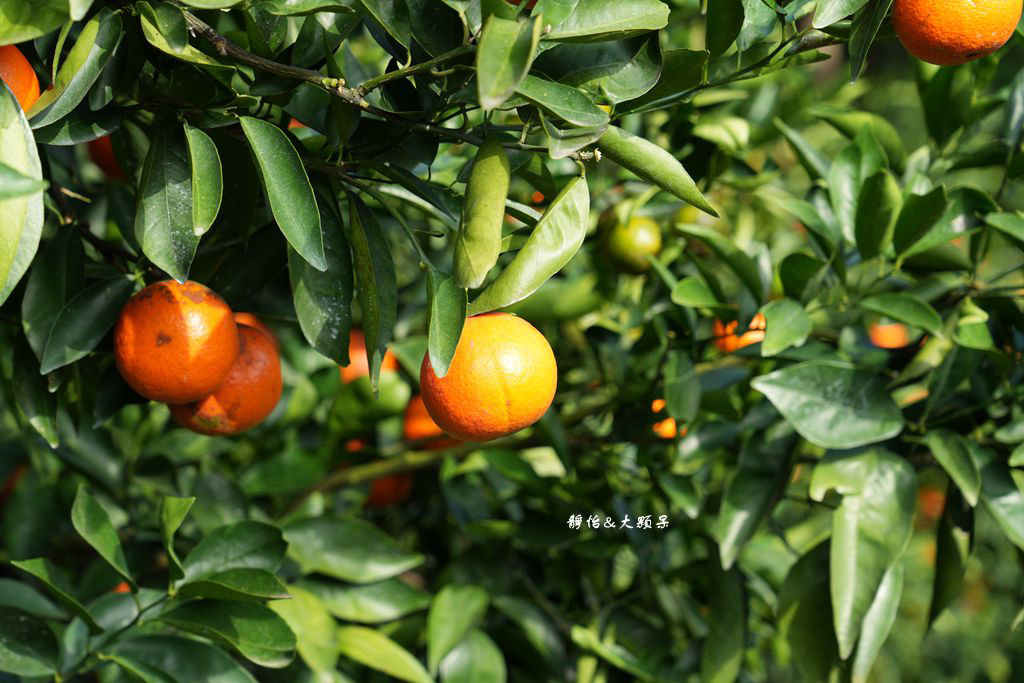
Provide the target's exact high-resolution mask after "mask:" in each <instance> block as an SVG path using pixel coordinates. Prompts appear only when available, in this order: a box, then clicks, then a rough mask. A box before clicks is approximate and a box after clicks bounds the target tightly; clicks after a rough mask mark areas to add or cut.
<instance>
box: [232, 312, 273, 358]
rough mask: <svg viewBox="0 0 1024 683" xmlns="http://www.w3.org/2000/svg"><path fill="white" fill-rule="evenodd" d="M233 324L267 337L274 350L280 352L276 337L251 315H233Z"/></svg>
mask: <svg viewBox="0 0 1024 683" xmlns="http://www.w3.org/2000/svg"><path fill="white" fill-rule="evenodd" d="M235 322H236V323H238V324H239V325H248V326H249V327H254V328H256V329H257V330H259V331H260V332H262V333H263V334H265V335H267V337H268V338H269V339H270V341H272V342H273V343H274V348H275V349H277V350H280V346H279V345H278V343H277V337H276V336H274V333H273V332H271V330H270V328H269V327H267V326H266V324H265V323H264V322H263V321H262V320H260V319H259V318H257V317H256V316H255V315H253V314H252V313H235Z"/></svg>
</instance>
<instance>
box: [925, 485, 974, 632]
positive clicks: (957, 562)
mask: <svg viewBox="0 0 1024 683" xmlns="http://www.w3.org/2000/svg"><path fill="white" fill-rule="evenodd" d="M973 537H974V511H973V510H972V509H971V508H969V507H968V506H967V505H965V501H964V499H963V497H962V496H960V495H958V494H957V491H956V489H953V488H950V489H949V491H948V493H947V495H946V505H945V507H944V508H943V510H942V517H941V518H940V519H939V527H938V529H936V531H935V581H934V582H933V588H932V600H931V604H930V606H929V608H928V625H929V628H930V627H931V625H932V624H933V623H934V622H935V620H936V619H937V618H938V617H939V615H940V614H942V612H943V610H945V609H946V608H947V607H949V606H950V605H952V604H953V603H954V601H955V600H956V599H957V598H959V597H960V592H961V590H962V588H963V584H964V574H965V573H966V571H967V562H968V558H969V557H970V554H971V546H972V541H973Z"/></svg>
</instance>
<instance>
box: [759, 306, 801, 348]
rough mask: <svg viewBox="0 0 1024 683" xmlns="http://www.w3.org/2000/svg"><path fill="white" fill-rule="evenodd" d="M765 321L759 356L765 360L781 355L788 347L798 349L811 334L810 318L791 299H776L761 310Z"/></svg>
mask: <svg viewBox="0 0 1024 683" xmlns="http://www.w3.org/2000/svg"><path fill="white" fill-rule="evenodd" d="M761 313H763V314H764V319H765V328H764V329H765V334H764V341H762V342H761V355H762V356H764V357H765V358H769V357H771V356H775V355H777V354H779V353H782V352H783V351H785V350H786V349H788V348H790V347H795V348H799V347H801V346H803V345H804V342H806V341H807V337H808V336H809V335H810V334H811V328H812V323H811V317H810V316H809V315H807V311H805V310H804V307H803V306H801V305H800V304H799V303H797V302H796V301H793V300H792V299H776V300H775V301H770V302H768V303H767V304H765V305H764V307H762V308H761Z"/></svg>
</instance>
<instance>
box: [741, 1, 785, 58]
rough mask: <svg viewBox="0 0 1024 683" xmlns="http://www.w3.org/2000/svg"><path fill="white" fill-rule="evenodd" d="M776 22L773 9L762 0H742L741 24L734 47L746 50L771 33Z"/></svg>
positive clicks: (742, 50) (776, 17)
mask: <svg viewBox="0 0 1024 683" xmlns="http://www.w3.org/2000/svg"><path fill="white" fill-rule="evenodd" d="M777 24H778V16H777V15H776V14H775V10H774V9H772V8H771V7H769V6H768V5H766V4H765V3H764V2H762V0H743V25H742V26H741V27H740V33H739V35H738V36H737V37H736V48H737V49H738V50H739V51H740V52H746V51H747V50H749V49H750V48H751V47H753V46H754V45H755V44H756V43H758V42H759V41H761V40H762V39H764V38H767V37H768V36H769V35H771V33H772V31H773V30H775V26H776V25H777Z"/></svg>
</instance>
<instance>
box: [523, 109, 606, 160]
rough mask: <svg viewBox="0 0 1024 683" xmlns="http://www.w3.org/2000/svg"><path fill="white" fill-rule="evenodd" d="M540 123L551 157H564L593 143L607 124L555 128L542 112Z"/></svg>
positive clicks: (602, 133)
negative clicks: (564, 128) (563, 128)
mask: <svg viewBox="0 0 1024 683" xmlns="http://www.w3.org/2000/svg"><path fill="white" fill-rule="evenodd" d="M540 123H541V126H543V128H544V135H546V136H547V139H548V155H549V156H550V157H551V158H552V159H565V158H566V157H568V156H571V155H573V154H575V153H576V152H578V151H579V150H581V149H583V148H584V147H587V146H589V145H592V144H594V143H595V142H597V141H598V140H600V139H601V136H602V135H604V133H605V131H607V130H608V126H589V127H587V128H569V129H566V130H561V129H559V128H556V127H555V126H554V124H552V123H551V121H549V120H548V118H547V117H546V116H544V114H543V113H541V114H540Z"/></svg>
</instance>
